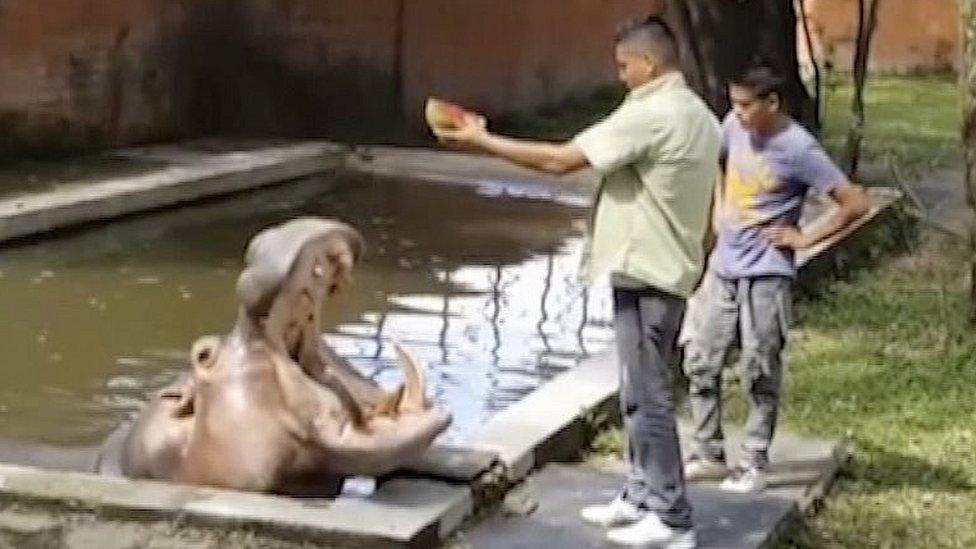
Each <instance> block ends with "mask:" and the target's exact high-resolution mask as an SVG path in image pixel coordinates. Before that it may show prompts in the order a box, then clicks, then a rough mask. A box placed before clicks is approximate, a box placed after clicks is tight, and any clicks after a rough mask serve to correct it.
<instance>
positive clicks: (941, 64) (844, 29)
mask: <svg viewBox="0 0 976 549" xmlns="http://www.w3.org/2000/svg"><path fill="white" fill-rule="evenodd" d="M806 5H807V13H808V15H809V17H810V24H811V27H812V28H811V31H812V34H813V35H814V37H815V42H816V46H815V48H816V50H817V53H818V56H819V57H820V59H823V60H829V61H830V62H831V63H833V65H834V67H835V68H837V69H838V70H844V71H847V70H850V69H851V60H852V58H853V55H854V43H855V40H856V36H857V19H858V15H857V0H807V2H806ZM959 40H960V32H959V7H958V3H957V0H882V1H881V4H880V7H879V12H878V28H877V31H876V34H875V37H874V44H873V45H872V49H871V68H872V70H875V71H880V72H906V71H912V70H944V69H949V68H952V67H954V66H958V62H959V56H960V49H959ZM801 42H802V35H801ZM804 49H805V45H804Z"/></svg>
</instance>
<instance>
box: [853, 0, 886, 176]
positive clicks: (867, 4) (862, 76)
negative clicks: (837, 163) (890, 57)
mask: <svg viewBox="0 0 976 549" xmlns="http://www.w3.org/2000/svg"><path fill="white" fill-rule="evenodd" d="M880 3H881V0H858V2H857V7H858V13H857V44H856V46H855V48H854V63H853V67H854V97H853V99H852V102H851V115H852V120H851V128H850V130H849V131H848V133H847V154H846V159H847V175H848V177H850V178H852V179H853V178H854V177H855V176H856V175H857V168H858V164H859V163H860V161H861V143H862V142H863V141H864V84H865V82H866V81H867V76H868V60H869V59H870V57H871V40H872V39H873V38H874V30H875V28H877V24H878V5H879V4H880Z"/></svg>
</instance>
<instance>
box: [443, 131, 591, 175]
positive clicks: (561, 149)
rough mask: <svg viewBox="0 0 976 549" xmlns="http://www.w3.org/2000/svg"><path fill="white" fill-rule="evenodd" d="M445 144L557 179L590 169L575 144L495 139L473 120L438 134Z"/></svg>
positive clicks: (498, 136) (494, 136)
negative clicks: (485, 154)
mask: <svg viewBox="0 0 976 549" xmlns="http://www.w3.org/2000/svg"><path fill="white" fill-rule="evenodd" d="M434 133H435V135H437V137H438V139H440V140H441V142H442V143H445V144H447V145H453V146H466V147H470V148H474V149H477V150H481V151H484V152H487V153H489V154H491V155H494V156H497V157H499V158H504V159H505V160H508V161H509V162H512V163H515V164H518V165H520V166H525V167H526V168H531V169H533V170H538V171H541V172H546V173H551V174H555V175H563V174H567V173H571V172H574V171H576V170H579V169H581V168H584V167H586V166H587V165H588V162H587V160H586V156H584V154H583V151H582V150H581V149H580V148H579V147H578V146H576V145H575V144H573V143H550V142H545V141H529V140H524V139H513V138H510V137H504V136H501V135H494V134H492V133H489V132H488V130H487V129H485V123H484V119H476V120H471V121H469V122H468V123H467V125H466V126H464V127H462V128H458V129H456V130H436V131H435V132H434Z"/></svg>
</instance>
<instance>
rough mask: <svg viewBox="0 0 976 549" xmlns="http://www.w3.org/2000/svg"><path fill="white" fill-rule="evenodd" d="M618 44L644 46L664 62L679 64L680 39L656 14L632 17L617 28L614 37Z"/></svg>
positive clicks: (671, 64) (672, 64)
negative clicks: (678, 39) (640, 17)
mask: <svg viewBox="0 0 976 549" xmlns="http://www.w3.org/2000/svg"><path fill="white" fill-rule="evenodd" d="M614 43H616V44H618V45H619V44H630V43H633V44H635V45H639V46H643V47H645V48H647V49H649V50H651V51H652V52H653V53H654V55H655V56H656V57H657V58H658V59H660V60H661V62H662V63H664V64H666V65H669V66H676V65H677V64H678V61H679V59H678V41H677V39H676V38H675V35H674V32H673V31H672V30H671V27H669V26H668V24H667V23H666V22H665V21H664V20H663V19H661V18H660V17H658V16H656V15H652V16H650V17H646V18H643V19H639V18H638V19H631V20H629V21H627V22H625V23H624V24H622V25H620V27H618V28H617V33H616V35H615V37H614Z"/></svg>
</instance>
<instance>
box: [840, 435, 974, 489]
mask: <svg viewBox="0 0 976 549" xmlns="http://www.w3.org/2000/svg"><path fill="white" fill-rule="evenodd" d="M840 479H842V480H856V481H857V482H858V483H859V487H858V492H861V493H869V494H870V493H877V492H883V491H887V490H890V489H892V488H906V487H913V488H923V489H925V490H928V491H934V492H968V491H972V490H976V485H974V484H973V483H972V482H971V475H970V474H969V473H968V472H967V471H966V470H965V469H963V468H962V467H951V466H946V465H936V464H933V463H931V462H929V461H926V460H923V459H920V458H918V457H915V456H911V455H907V454H903V453H901V452H898V451H897V450H894V449H890V448H882V447H881V446H878V445H875V444H872V443H869V442H863V441H862V442H858V443H857V449H856V455H855V457H854V459H853V460H852V461H851V462H850V463H849V464H847V465H846V466H845V467H844V468H843V469H842V470H841V472H840Z"/></svg>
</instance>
